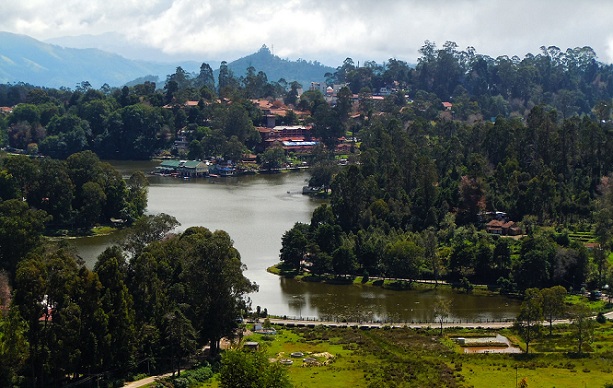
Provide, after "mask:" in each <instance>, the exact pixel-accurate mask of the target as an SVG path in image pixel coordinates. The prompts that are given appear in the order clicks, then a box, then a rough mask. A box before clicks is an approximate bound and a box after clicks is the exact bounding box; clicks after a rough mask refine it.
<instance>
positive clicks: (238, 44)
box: [0, 0, 613, 67]
mask: <svg viewBox="0 0 613 388" xmlns="http://www.w3.org/2000/svg"><path fill="white" fill-rule="evenodd" d="M0 15H1V16H0V31H7V32H13V33H19V34H25V35H29V36H31V37H33V38H36V39H39V40H43V41H46V40H49V39H54V38H60V37H66V36H79V35H102V34H106V35H105V36H106V39H107V46H108V47H110V46H109V42H108V39H112V40H113V41H114V45H115V47H119V48H122V46H123V49H124V50H123V51H124V55H125V53H126V52H128V53H130V52H131V53H132V54H134V55H136V56H138V55H139V54H138V53H139V51H138V50H139V49H140V48H143V47H145V48H148V49H149V52H152V51H155V50H160V51H161V52H163V53H164V55H166V56H168V57H176V58H177V59H181V60H186V59H192V60H196V61H204V60H227V61H228V62H230V61H233V60H235V59H238V58H240V57H242V56H245V55H249V54H251V53H254V52H255V51H257V50H258V49H259V48H260V47H261V46H262V45H263V44H265V45H267V46H268V47H269V48H271V49H272V51H273V53H274V54H275V55H278V56H279V57H281V58H287V59H291V60H295V59H298V58H302V59H305V60H313V61H314V60H317V61H319V62H321V63H323V64H326V65H330V66H334V67H336V66H338V65H340V64H342V62H343V60H344V59H345V58H348V57H350V58H352V59H353V60H354V62H356V63H357V62H362V63H363V62H364V61H375V62H377V63H383V62H384V61H386V60H388V59H390V58H395V59H399V60H403V61H407V62H409V63H416V61H417V58H418V57H419V56H420V54H419V49H420V47H422V46H423V45H424V42H425V41H426V40H429V41H431V42H435V43H436V45H437V47H442V46H443V44H444V43H445V42H446V41H453V42H455V43H456V44H457V45H458V48H459V49H461V50H464V49H466V48H467V47H474V48H475V49H476V52H477V53H480V54H486V55H489V56H491V57H494V58H495V57H498V56H500V55H508V56H513V55H517V56H519V57H520V58H522V57H524V56H525V55H526V54H528V53H532V54H538V53H539V52H540V47H541V46H557V47H559V48H560V49H562V50H563V51H564V50H566V49H567V48H574V47H583V46H590V47H592V48H593V49H594V50H595V51H596V54H597V55H598V59H599V60H600V61H602V62H606V63H613V24H611V22H610V20H609V19H610V17H611V15H613V1H610V0H536V1H535V0H265V1H262V0H250V1H247V0H104V1H100V0H87V1H84V0H61V1H58V0H1V1H0ZM109 33H113V34H109ZM87 39H89V41H90V42H91V43H92V46H93V47H97V46H96V45H95V42H97V41H98V42H100V41H102V39H101V38H100V39H94V38H92V37H89V38H87ZM82 40H83V39H82ZM134 55H133V56H134ZM142 55H144V54H142Z"/></svg>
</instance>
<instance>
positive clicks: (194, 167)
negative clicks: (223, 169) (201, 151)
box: [177, 160, 209, 178]
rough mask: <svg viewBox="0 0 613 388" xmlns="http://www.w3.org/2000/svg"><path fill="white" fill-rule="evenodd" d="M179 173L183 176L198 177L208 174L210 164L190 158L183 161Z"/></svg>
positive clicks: (178, 169)
mask: <svg viewBox="0 0 613 388" xmlns="http://www.w3.org/2000/svg"><path fill="white" fill-rule="evenodd" d="M177 171H178V172H179V175H181V176H183V177H190V178H198V177H204V176H207V175H208V173H209V166H208V164H207V163H205V162H202V161H200V160H188V161H185V162H182V163H181V164H180V165H179V167H178V168H177Z"/></svg>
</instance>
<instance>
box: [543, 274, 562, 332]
mask: <svg viewBox="0 0 613 388" xmlns="http://www.w3.org/2000/svg"><path fill="white" fill-rule="evenodd" d="M541 296H542V299H543V316H544V317H545V319H546V320H547V321H549V335H551V334H552V331H553V321H554V319H558V318H560V317H562V316H563V315H564V313H565V312H566V306H565V304H564V300H565V298H566V289H565V288H564V287H562V286H554V287H551V288H544V289H542V290H541Z"/></svg>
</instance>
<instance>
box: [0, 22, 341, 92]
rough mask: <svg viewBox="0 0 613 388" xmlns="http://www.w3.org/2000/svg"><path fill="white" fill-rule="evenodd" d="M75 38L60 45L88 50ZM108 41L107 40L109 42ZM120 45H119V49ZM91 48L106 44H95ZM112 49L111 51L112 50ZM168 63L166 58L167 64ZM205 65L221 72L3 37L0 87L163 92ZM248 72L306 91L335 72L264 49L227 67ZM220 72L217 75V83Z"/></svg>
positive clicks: (192, 64) (187, 63) (10, 35)
mask: <svg viewBox="0 0 613 388" xmlns="http://www.w3.org/2000/svg"><path fill="white" fill-rule="evenodd" d="M84 39H85V37H83V38H82V39H76V38H73V39H72V40H70V39H64V40H59V39H58V40H57V41H62V42H63V44H70V42H71V41H72V42H73V43H74V44H75V45H77V46H80V47H85V45H86V41H85V40H84ZM107 40H108V37H107ZM117 44H118V45H119V43H117ZM92 45H97V46H99V47H103V46H101V45H102V43H101V42H98V41H97V40H95V39H94V41H93V43H92ZM109 47H110V46H109ZM166 59H167V58H166ZM202 62H207V63H209V65H211V67H213V66H214V67H213V68H218V67H219V63H220V62H219V61H200V62H197V61H177V62H175V63H171V62H163V63H162V62H160V63H158V62H150V61H141V60H133V59H128V58H125V57H123V56H121V55H118V54H114V53H110V52H107V51H103V50H100V49H95V48H67V47H62V46H58V45H55V44H50V43H44V42H41V41H38V40H36V39H34V38H31V37H29V36H26V35H18V34H13V33H9V32H1V31H0V83H18V82H25V83H28V84H32V85H35V86H46V87H53V88H59V87H68V88H74V87H75V86H76V85H77V84H80V83H81V82H83V81H88V82H89V83H90V84H91V85H92V86H93V87H94V88H99V87H101V86H102V85H104V84H105V83H106V84H108V85H110V86H116V87H119V86H123V85H126V84H129V85H132V84H134V83H138V82H140V81H141V80H154V81H155V82H156V83H157V84H158V87H163V86H164V82H165V81H166V76H167V75H169V74H173V73H174V72H175V70H176V68H177V66H181V67H182V68H183V70H185V71H186V72H188V73H193V74H197V73H198V72H199V70H200V65H201V64H202ZM249 66H253V67H254V68H255V69H256V71H257V72H259V71H263V72H264V73H266V76H267V77H268V80H269V81H271V82H272V81H278V80H279V79H281V78H284V79H285V80H286V81H287V82H288V83H289V82H292V81H298V82H299V83H300V84H301V85H302V86H303V87H304V88H305V89H306V88H308V86H309V85H310V83H311V82H313V81H317V82H321V81H324V74H326V73H327V72H334V70H335V69H334V68H333V67H330V66H324V65H322V64H321V63H319V62H317V61H314V62H307V61H304V60H300V59H299V60H297V61H290V60H287V59H281V58H279V57H278V56H276V55H273V54H272V53H271V51H270V50H269V49H268V48H267V47H266V46H262V48H261V49H260V50H259V51H258V52H256V53H254V54H251V55H248V56H246V57H243V58H240V59H238V60H235V61H233V62H229V63H228V67H229V68H230V69H231V70H232V72H233V73H234V75H235V76H236V77H237V78H238V77H241V76H243V75H245V73H246V70H247V68H248V67H249ZM218 74H219V70H217V71H215V79H216V80H217V76H218Z"/></svg>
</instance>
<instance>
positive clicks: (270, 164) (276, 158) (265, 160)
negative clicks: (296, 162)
mask: <svg viewBox="0 0 613 388" xmlns="http://www.w3.org/2000/svg"><path fill="white" fill-rule="evenodd" d="M260 163H261V165H262V167H264V168H266V169H267V170H276V169H279V168H280V167H282V166H283V165H284V163H285V150H284V149H283V148H282V147H280V146H276V147H269V148H267V149H266V151H264V153H262V156H261V157H260Z"/></svg>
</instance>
